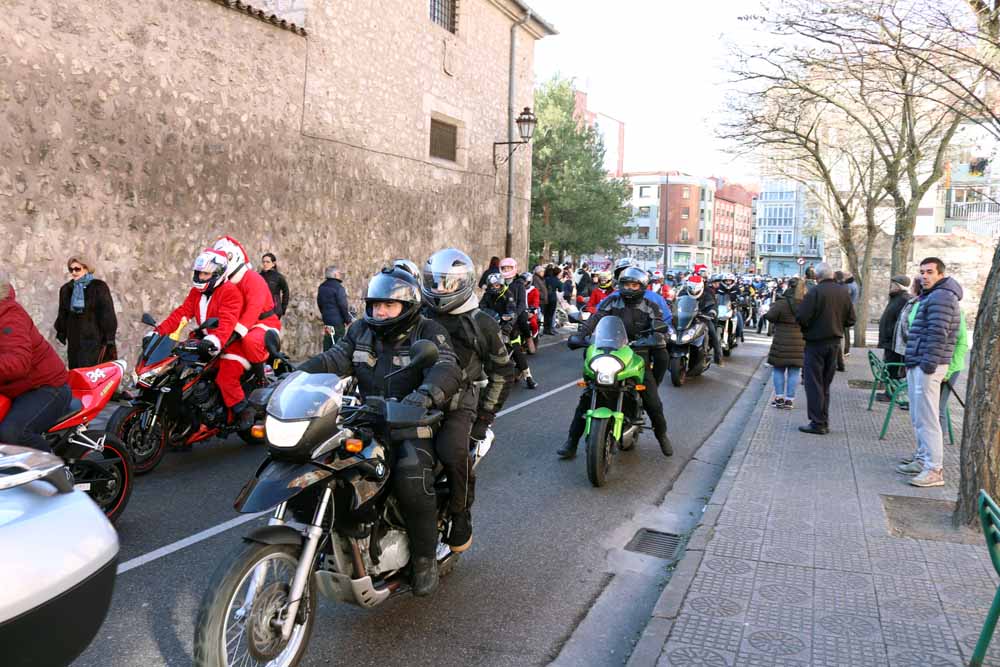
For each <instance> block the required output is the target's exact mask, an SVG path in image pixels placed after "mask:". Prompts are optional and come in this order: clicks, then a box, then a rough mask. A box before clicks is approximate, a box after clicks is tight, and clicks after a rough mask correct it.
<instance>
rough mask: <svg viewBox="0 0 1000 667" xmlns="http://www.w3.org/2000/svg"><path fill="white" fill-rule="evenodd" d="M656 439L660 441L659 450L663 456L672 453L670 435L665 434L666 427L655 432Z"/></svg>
mask: <svg viewBox="0 0 1000 667" xmlns="http://www.w3.org/2000/svg"><path fill="white" fill-rule="evenodd" d="M656 441H657V442H658V443H660V451H661V452H663V455H664V456H673V455H674V447H673V445H671V444H670V437H669V436H667V431H666V429H664V430H663V431H658V432H657V433H656Z"/></svg>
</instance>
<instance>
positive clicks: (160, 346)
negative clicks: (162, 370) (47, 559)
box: [142, 334, 177, 366]
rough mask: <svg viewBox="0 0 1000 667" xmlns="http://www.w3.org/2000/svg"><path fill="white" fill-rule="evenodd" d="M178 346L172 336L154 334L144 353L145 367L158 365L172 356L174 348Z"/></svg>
mask: <svg viewBox="0 0 1000 667" xmlns="http://www.w3.org/2000/svg"><path fill="white" fill-rule="evenodd" d="M176 344H177V341H175V340H174V339H173V338H171V337H170V336H161V335H159V334H153V335H152V336H150V338H149V342H148V343H147V344H146V349H144V350H143V351H142V358H143V364H142V365H143V366H152V365H153V364H158V363H160V362H161V361H163V360H164V359H166V358H167V357H169V356H170V355H171V353H173V351H174V346H175V345H176Z"/></svg>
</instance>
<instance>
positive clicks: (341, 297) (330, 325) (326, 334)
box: [316, 266, 351, 352]
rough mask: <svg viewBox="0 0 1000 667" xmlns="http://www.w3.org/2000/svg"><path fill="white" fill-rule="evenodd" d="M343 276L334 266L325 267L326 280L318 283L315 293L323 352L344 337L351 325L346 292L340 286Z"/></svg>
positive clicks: (341, 285) (342, 286)
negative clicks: (321, 332) (320, 321)
mask: <svg viewBox="0 0 1000 667" xmlns="http://www.w3.org/2000/svg"><path fill="white" fill-rule="evenodd" d="M342 280H343V275H342V274H341V273H340V269H338V268H337V267H336V266H328V267H326V280H324V281H323V282H322V283H320V286H319V291H318V292H317V293H316V305H317V306H319V314H320V317H322V318H323V351H324V352H326V351H327V350H329V349H330V348H331V347H333V344H334V343H336V342H337V341H338V340H340V339H341V338H343V337H344V332H345V331H346V330H347V325H348V324H350V323H351V311H350V308H349V307H348V305H347V290H345V289H344V285H343V284H342V282H341V281H342Z"/></svg>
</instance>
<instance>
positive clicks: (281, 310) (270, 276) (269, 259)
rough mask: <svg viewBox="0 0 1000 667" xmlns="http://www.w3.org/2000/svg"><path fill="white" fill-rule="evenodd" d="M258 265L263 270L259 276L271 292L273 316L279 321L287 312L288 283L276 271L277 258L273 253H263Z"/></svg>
mask: <svg viewBox="0 0 1000 667" xmlns="http://www.w3.org/2000/svg"><path fill="white" fill-rule="evenodd" d="M260 264H261V269H263V270H262V271H261V272H260V275H261V276H262V277H263V278H264V282H266V283H267V288H268V289H269V290H271V299H273V300H274V314H275V315H277V316H278V318H279V319H280V318H282V317H284V316H285V311H287V310H288V281H287V280H285V276H283V275H281V273H280V272H279V271H278V258H277V257H275V256H274V253H273V252H268V253H264V256H263V257H261V259H260Z"/></svg>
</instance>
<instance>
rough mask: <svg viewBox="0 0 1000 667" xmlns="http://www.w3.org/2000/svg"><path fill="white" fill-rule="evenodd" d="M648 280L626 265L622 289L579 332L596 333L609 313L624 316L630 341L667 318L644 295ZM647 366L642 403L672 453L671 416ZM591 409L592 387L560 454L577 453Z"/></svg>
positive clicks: (620, 282) (582, 400) (621, 277)
mask: <svg viewBox="0 0 1000 667" xmlns="http://www.w3.org/2000/svg"><path fill="white" fill-rule="evenodd" d="M647 281H648V277H647V275H646V272H645V271H643V270H641V269H638V268H635V267H628V268H625V269H622V271H621V272H620V273H619V277H618V291H617V292H616V293H615V294H614V295H613V296H610V297H608V298H606V299H604V301H602V302H601V305H600V306H599V307H598V308H597V312H596V313H594V315H593V317H591V318H590V319H588V320H586V321H585V322H583V323H582V324H581V325H580V332H579V335H581V336H589V335H590V334H591V333H593V331H594V329H595V328H596V327H597V323H598V322H600V321H601V318H603V317H607V316H608V315H615V316H617V317H619V318H621V320H622V322H623V323H624V325H625V330H626V331H627V332H628V339H629V340H630V341H632V340H635V339H637V338H639V337H641V336H642V335H643V334H645V333H647V332H648V331H649V330H650V329H651V328H652V327H653V325H654V323H655V322H657V321H661V322H662V321H665V320H664V313H663V311H662V310H660V307H659V306H658V305H656V303H655V302H653V301H651V300H649V299H647V298H643V295H644V294H645V293H647V291H648V290H646V286H647ZM644 352H645V350H643V351H641V352H640V354H642V353H644ZM646 368H647V373H646V376H645V379H644V380H643V384H645V385H646V389H645V390H644V391H641V392H639V395H640V396H641V397H642V407H643V409H644V410H645V411H646V414H647V415H649V421H650V422H651V423H652V425H653V434H654V435H655V436H656V440H657V442H659V443H660V449H661V450H662V451H663V453H664V454H666V455H667V456H669V455H670V453H672V451H673V450H672V448H671V445H670V439H669V438H668V437H667V420H666V417H664V416H663V404H662V403H661V402H660V395H659V393H658V389H659V383H657V381H656V379H655V376H654V375H653V373H652V371H651V370H650V368H649V366H647V367H646ZM588 409H590V393H589V390H588V391H585V392H583V394H582V395H581V396H580V402H579V403H578V404H577V406H576V412H575V413H574V414H573V421H572V422H571V423H570V427H569V435H568V436H567V438H566V442H565V444H563V446H562V447H560V448H559V449H558V450H557V451H556V454H558V455H559V458H562V459H571V458H573V457H574V456H576V448H577V444H578V443H579V441H580V436H582V435H583V431H584V428H585V427H586V424H585V421H584V418H585V416H586V412H587V410H588ZM668 452H670V453H668Z"/></svg>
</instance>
